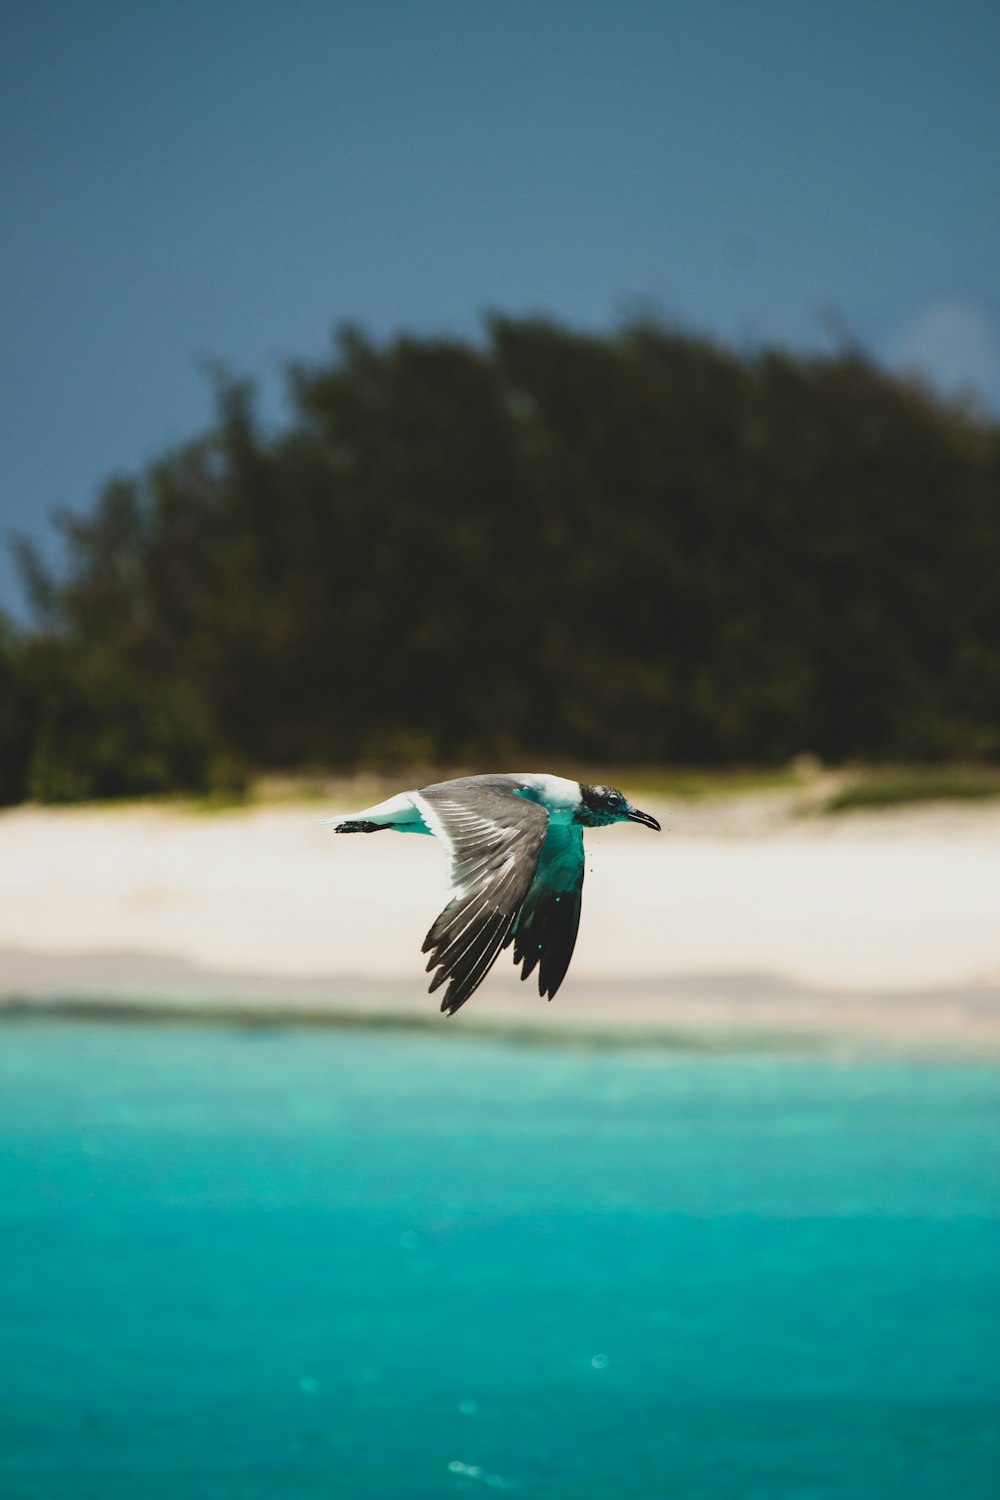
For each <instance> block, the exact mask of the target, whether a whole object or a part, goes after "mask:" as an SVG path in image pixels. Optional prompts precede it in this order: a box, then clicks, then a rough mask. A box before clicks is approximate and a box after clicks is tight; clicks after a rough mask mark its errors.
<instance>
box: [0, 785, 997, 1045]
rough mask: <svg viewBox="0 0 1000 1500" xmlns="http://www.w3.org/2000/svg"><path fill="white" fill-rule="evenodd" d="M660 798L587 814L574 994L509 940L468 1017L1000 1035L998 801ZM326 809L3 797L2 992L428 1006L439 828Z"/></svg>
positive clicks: (428, 1009) (25, 997)
mask: <svg viewBox="0 0 1000 1500" xmlns="http://www.w3.org/2000/svg"><path fill="white" fill-rule="evenodd" d="M644 803H646V804H648V805H649V807H650V810H651V811H653V812H655V813H656V814H657V816H659V817H660V818H661V821H662V822H663V825H664V830H665V832H664V834H662V835H660V836H657V835H655V834H652V833H649V832H647V831H646V830H644V829H641V828H635V827H620V828H615V829H610V830H599V831H596V832H592V833H588V835H587V843H588V849H589V858H588V869H587V880H586V887H585V899H584V917H583V923H582V926H581V932H580V939H579V943H578V946H577V951H576V956H575V959H574V962H573V966H572V968H571V970H570V975H569V978H568V980H567V982H566V983H565V985H564V987H563V989H562V991H561V993H560V995H559V997H558V999H557V1001H556V1002H555V1004H554V1005H552V1006H548V1005H546V1004H545V1003H544V1002H542V1001H540V1000H539V999H538V996H537V994H535V993H534V992H533V990H532V989H531V987H530V986H529V985H525V986H523V987H522V986H519V985H518V984H517V983H516V982H515V980H514V971H513V969H512V968H511V966H510V964H509V962H508V961H507V959H506V957H504V958H503V959H502V960H501V962H500V963H499V964H498V965H497V969H496V970H495V971H494V974H493V975H492V976H491V977H490V979H489V980H488V981H487V983H486V985H485V986H484V988H483V990H482V991H481V992H480V993H479V994H477V995H476V997H475V998H474V1000H473V1001H472V1002H470V1005H469V1006H468V1007H466V1013H465V1014H466V1015H468V1017H469V1018H470V1019H471V1020H473V1021H475V1020H476V1019H479V1020H485V1019H488V1018H491V1017H492V1018H494V1019H496V1018H504V1017H507V1018H510V1017H516V1018H518V1019H523V1020H524V1021H525V1022H529V1023H536V1024H539V1025H543V1024H544V1025H546V1026H553V1025H555V1026H561V1025H562V1026H567V1027H572V1026H573V1025H581V1024H591V1023H596V1022H600V1023H601V1024H608V1023H614V1024H622V1023H628V1022H632V1023H641V1024H642V1025H644V1026H647V1027H653V1028H656V1027H659V1028H662V1027H672V1028H675V1029H676V1028H680V1029H681V1030H691V1029H692V1028H693V1029H695V1030H698V1029H706V1028H707V1029H708V1030H709V1031H716V1032H717V1031H719V1030H725V1031H731V1030H734V1029H735V1030H744V1031H745V1030H747V1029H749V1030H751V1031H755V1032H758V1031H759V1032H773V1031H775V1030H782V1031H791V1032H802V1033H807V1032H808V1033H815V1032H817V1031H820V1032H824V1033H830V1034H833V1033H837V1032H840V1031H843V1032H847V1033H851V1034H856V1035H860V1034H865V1035H876V1034H882V1035H886V1036H893V1037H900V1038H905V1037H907V1036H911V1037H914V1036H915V1037H919V1038H923V1039H924V1041H925V1042H926V1043H927V1044H928V1045H933V1044H934V1041H935V1039H940V1041H941V1044H942V1046H945V1045H949V1044H951V1043H953V1042H955V1041H956V1039H961V1040H962V1043H963V1045H964V1046H966V1047H968V1046H970V1045H973V1046H974V1045H975V1044H978V1043H980V1042H981V1043H982V1045H984V1046H987V1047H989V1048H990V1050H994V1048H995V1047H996V1046H997V1045H998V1044H1000V807H998V806H996V805H985V806H984V805H966V806H960V805H948V806H928V807H923V808H914V809H902V810H895V811H889V812H882V813H870V814H857V813H855V814H852V815H848V816H840V817H836V818H830V817H823V816H819V815H815V814H813V815H809V816H805V815H803V814H802V810H801V808H800V806H799V804H798V802H797V800H796V798H795V797H794V795H792V794H789V793H775V792H772V793H755V794H753V795H745V796H728V797H720V798H713V799H709V800H706V801H701V802H684V801H678V802H675V803H670V804H663V803H661V804H659V805H657V804H656V803H655V802H650V801H649V799H648V798H647V799H644ZM323 812H324V808H323V807H322V806H319V805H317V806H315V807H314V806H312V805H308V804H303V803H286V804H278V805H271V806H267V805H265V806H260V807H251V808H248V809H246V810H237V811H233V812H228V813H216V814H211V815H206V814H196V813H188V812H185V811H183V810H178V809H177V808H171V807H158V806H155V805H149V806H138V807H136V806H131V807H126V808H122V809H114V808H107V807H100V808H79V809H46V808H37V807H29V808H20V809H14V810H11V811H8V812H5V813H4V814H3V815H2V816H0V1000H3V1001H5V1002H10V1001H12V1000H17V1001H19V1002H21V1003H36V1004H37V1003H41V1002H51V1001H53V1000H55V999H58V1000H59V1001H61V1002H63V1001H65V1002H72V1001H87V1000H90V1001H93V1000H96V999H103V1000H110V1001H118V1002H119V1003H123V1004H124V1003H126V1002H128V1003H134V1002H138V1001H139V1000H144V1001H150V1000H159V1001H170V1002H171V1003H175V1004H184V1003H187V1004H194V1003H202V1004H204V1003H206V1002H207V1001H209V1000H214V1001H215V1002H218V1003H221V1002H222V1001H223V1000H225V1001H227V1002H230V1003H234V1004H236V1003H239V1004H243V1005H246V1004H263V1003H264V1002H265V1001H266V1003H267V1004H268V1006H272V1007H280V1006H281V1004H283V1003H286V1004H288V1005H289V1006H294V1007H295V1008H297V1009H298V1010H301V1009H302V1008H303V1007H306V1008H309V1009H311V1010H315V1011H319V1012H321V1011H323V1010H324V1009H327V1010H333V1011H336V1010H338V1009H345V1008H347V1009H350V1010H361V1011H370V1010H372V1011H390V1012H392V1013H394V1014H396V1013H406V1014H414V1015H416V1014H420V1015H426V1016H429V1017H433V1015H434V1014H435V1012H436V1001H435V999H433V998H428V997H427V995H426V994H425V986H424V982H423V975H422V968H423V963H422V960H421V957H420V951H419V950H420V944H421V941H422V939H423V935H424V932H425V931H426V929H427V927H428V926H429V924H430V922H431V921H432V920H433V918H434V916H435V915H436V913H437V911H438V909H439V907H440V905H441V897H442V893H443V888H444V864H443V859H442V855H441V851H440V849H439V848H438V847H437V845H436V843H435V842H434V841H433V840H431V839H422V838H412V837H411V838H404V837H397V836H392V835H386V836H383V837H378V838H366V837H360V836H359V837H355V838H342V837H341V838H338V837H337V836H336V835H333V834H332V833H331V832H330V831H329V830H324V829H319V828H317V827H316V826H315V825H316V819H317V818H318V817H319V816H322V814H323ZM442 1024H445V1023H443V1022H442Z"/></svg>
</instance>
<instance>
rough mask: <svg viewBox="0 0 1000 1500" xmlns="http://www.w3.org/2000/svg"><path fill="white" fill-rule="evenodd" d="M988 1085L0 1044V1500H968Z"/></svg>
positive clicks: (768, 1071)
mask: <svg viewBox="0 0 1000 1500" xmlns="http://www.w3.org/2000/svg"><path fill="white" fill-rule="evenodd" d="M998 1126H1000V1071H997V1070H996V1069H993V1068H989V1067H985V1066H983V1067H977V1066H966V1067H961V1066H945V1065H933V1064H907V1063H875V1062H858V1063H853V1064H839V1063H837V1062H834V1061H831V1060H821V1059H792V1058H788V1057H777V1056H773V1057H768V1056H763V1055H761V1056H748V1055H723V1056H720V1055H712V1056H706V1055H697V1054H686V1055H685V1054H678V1053H672V1052H670V1051H666V1050H659V1049H651V1048H645V1049H640V1048H632V1047H626V1046H622V1047H610V1048H603V1049H593V1048H590V1049H588V1048H584V1047H570V1046H562V1047H561V1046H557V1045H549V1044H545V1045H526V1044H523V1043H521V1044H517V1043H514V1042H506V1041H502V1040H497V1039H493V1038H477V1037H475V1036H471V1035H469V1034H467V1033H461V1032H458V1031H457V1029H456V1028H454V1027H453V1028H451V1030H450V1031H449V1030H446V1027H445V1023H443V1022H442V1023H441V1029H440V1031H438V1030H437V1029H435V1030H434V1031H432V1032H430V1033H406V1032H398V1031H391V1030H371V1031H365V1030H348V1029H339V1030H338V1029H329V1030H322V1029H312V1030H310V1029H301V1030H300V1029H281V1028H278V1027H266V1026H261V1027H254V1028H239V1027H225V1026H217V1025H181V1024H179V1025H153V1024H145V1025H143V1024H131V1023H121V1022H118V1023H111V1024H102V1023H92V1024H87V1023H75V1022H69V1021H48V1022H44V1021H31V1020H10V1021H8V1022H6V1023H5V1024H4V1025H3V1026H0V1352H2V1366H0V1379H2V1387H0V1494H2V1495H3V1496H4V1497H5V1500H22V1497H31V1500H63V1497H66V1500H87V1497H94V1500H158V1497H171V1500H173V1497H177V1500H181V1497H183V1500H264V1497H266V1500H300V1497H301V1500H313V1497H321V1496H322V1497H345V1500H368V1497H378V1500H383V1497H385V1500H397V1497H398V1500H406V1497H420V1500H424V1497H426V1500H431V1497H438V1496H441V1497H446V1496H450V1495H456V1494H463V1493H465V1494H479V1495H482V1496H485V1495H487V1494H490V1493H492V1492H494V1491H496V1492H501V1491H504V1490H510V1491H511V1492H512V1493H514V1494H517V1495H523V1496H526V1497H528V1496H538V1497H539V1500H543V1497H544V1500H555V1497H558V1500H590V1497H594V1500H597V1497H601V1500H604V1497H611V1500H632V1497H635V1500H639V1497H642V1500H666V1497H681V1500H687V1497H692V1500H694V1497H698V1500H723V1497H725V1500H731V1497H732V1500H735V1497H743V1500H771V1497H775V1500H777V1497H782V1500H784V1497H789V1500H790V1497H796V1500H822V1497H838V1500H841V1497H843V1500H848V1497H850V1500H875V1497H879V1500H883V1497H886V1500H887V1497H893V1500H896V1497H898V1500H962V1497H969V1500H972V1497H976V1500H979V1497H983V1500H986V1497H990V1500H993V1497H995V1496H996V1495H997V1494H998V1493H1000V1144H998V1141H1000V1137H998Z"/></svg>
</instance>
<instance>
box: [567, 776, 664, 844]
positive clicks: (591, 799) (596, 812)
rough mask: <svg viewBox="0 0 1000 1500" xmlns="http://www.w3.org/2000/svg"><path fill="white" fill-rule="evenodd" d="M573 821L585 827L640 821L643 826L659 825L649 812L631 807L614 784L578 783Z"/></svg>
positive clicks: (657, 827)
mask: <svg viewBox="0 0 1000 1500" xmlns="http://www.w3.org/2000/svg"><path fill="white" fill-rule="evenodd" d="M574 821H575V822H577V823H582V824H583V825H584V827H586V828H604V827H606V826H607V824H608V823H641V824H642V825H643V826H644V827H645V828H655V829H656V831H657V833H659V831H660V825H659V823H658V822H657V821H656V819H655V818H654V817H652V815H651V814H650V813H646V812H640V811H639V809H638V808H637V807H633V806H632V804H631V802H629V800H628V798H627V797H625V796H624V795H623V794H622V793H621V792H620V791H619V790H618V788H617V787H616V786H588V785H587V783H586V782H581V783H580V807H579V811H578V812H577V813H576V816H575V819H574Z"/></svg>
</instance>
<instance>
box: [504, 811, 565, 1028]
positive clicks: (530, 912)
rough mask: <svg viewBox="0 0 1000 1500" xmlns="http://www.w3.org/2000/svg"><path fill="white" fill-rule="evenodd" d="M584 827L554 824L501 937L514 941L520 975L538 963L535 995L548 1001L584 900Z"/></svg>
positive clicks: (561, 974) (562, 976) (524, 976)
mask: <svg viewBox="0 0 1000 1500" xmlns="http://www.w3.org/2000/svg"><path fill="white" fill-rule="evenodd" d="M583 870H584V864H583V829H582V828H581V827H580V825H579V824H572V823H571V824H569V825H568V826H567V825H565V824H563V825H559V826H557V825H555V824H552V825H551V826H550V828H549V834H548V838H547V839H546V840H545V844H544V846H543V848H542V852H541V855H540V857H539V860H538V867H537V870H536V872H535V878H534V881H533V882H532V885H531V888H530V890H529V891H528V894H527V896H526V897H525V899H524V905H523V906H522V907H521V910H520V911H519V912H518V914H517V918H516V920H515V922H514V926H513V927H512V928H511V931H510V932H509V933H508V935H507V937H506V938H505V939H504V947H506V946H507V944H508V943H513V944H514V962H515V964H521V965H522V968H521V978H522V979H527V978H528V975H529V974H530V973H531V972H532V970H533V969H534V968H535V965H536V964H537V965H538V993H539V994H540V995H547V996H548V998H549V999H550V1000H551V999H552V996H553V995H554V994H555V992H556V990H557V989H558V988H559V986H560V985H561V984H562V982H563V980H564V979H565V978H566V970H567V969H568V968H569V961H570V959H571V958H572V957H573V949H574V948H575V946H576V934H577V931H578V929H579V926H580V906H581V904H582V900H583Z"/></svg>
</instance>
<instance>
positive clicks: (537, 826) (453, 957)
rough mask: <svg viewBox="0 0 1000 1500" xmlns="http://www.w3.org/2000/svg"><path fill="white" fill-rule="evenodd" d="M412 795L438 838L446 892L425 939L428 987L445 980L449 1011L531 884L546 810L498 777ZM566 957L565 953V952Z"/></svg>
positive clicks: (488, 959)
mask: <svg viewBox="0 0 1000 1500" xmlns="http://www.w3.org/2000/svg"><path fill="white" fill-rule="evenodd" d="M412 796H413V800H414V802H415V803H416V805H417V806H418V807H419V808H420V810H421V812H422V813H423V815H424V819H425V821H426V822H427V823H428V825H429V826H430V827H431V828H433V830H434V832H435V833H436V834H437V836H438V838H439V839H440V840H441V842H442V843H443V844H444V846H445V850H446V852H447V854H448V860H449V885H450V892H451V900H450V901H449V902H448V905H447V906H446V907H445V909H444V911H443V912H442V913H441V915H440V916H439V917H438V919H437V921H436V922H435V923H434V926H433V927H432V928H431V930H430V932H429V933H428V934H427V937H426V939H425V941H424V946H423V951H424V952H425V953H429V954H430V958H429V960H428V963H427V969H428V972H430V971H431V970H434V971H436V972H435V973H434V978H433V980H432V981H431V985H430V990H431V993H432V994H433V992H434V991H435V990H436V989H438V988H439V986H441V985H442V984H445V983H447V985H448V988H447V989H446V990H445V993H444V999H443V1000H442V1001H441V1009H442V1010H443V1011H445V1012H446V1013H447V1014H448V1015H452V1014H454V1012H455V1011H456V1010H458V1008H459V1006H460V1005H464V1004H465V1002H466V1000H468V998H469V996H470V995H471V994H472V993H473V991H474V990H476V989H477V988H478V987H479V985H480V984H482V982H483V980H484V979H485V978H486V975H487V974H488V973H489V971H490V969H491V968H492V966H493V964H494V963H495V962H496V958H497V955H498V954H499V952H500V950H501V948H503V947H504V946H505V945H506V943H507V942H508V940H509V939H510V936H511V933H512V929H513V927H514V923H515V921H516V920H517V916H518V912H519V911H520V910H521V907H522V905H523V904H524V900H525V897H526V896H527V894H528V892H529V890H530V889H531V884H532V881H533V880H534V878H535V870H536V868H537V866H538V856H539V853H540V852H541V849H542V845H543V844H544V842H545V836H546V834H547V832H548V828H549V815H548V813H547V812H546V811H545V809H544V808H543V807H540V806H539V805H538V803H537V802H530V801H528V800H526V799H525V798H524V797H519V796H517V795H516V793H515V791H514V790H513V789H508V788H507V787H506V786H505V784H504V780H503V778H501V777H495V778H493V777H490V778H487V777H465V778H460V779H458V780H457V781H448V782H439V783H438V784H436V785H435V786H429V787H422V788H421V789H420V791H419V792H414V793H413V794H412ZM567 962H568V959H567Z"/></svg>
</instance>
